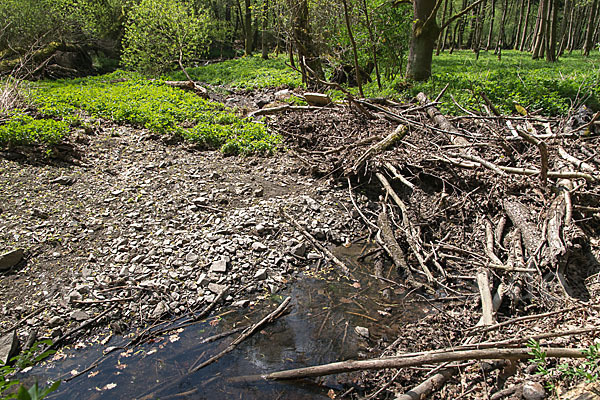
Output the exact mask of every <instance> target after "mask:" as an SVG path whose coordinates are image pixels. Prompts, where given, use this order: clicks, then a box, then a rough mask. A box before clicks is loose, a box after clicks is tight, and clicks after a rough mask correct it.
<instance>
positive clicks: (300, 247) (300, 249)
mask: <svg viewBox="0 0 600 400" xmlns="http://www.w3.org/2000/svg"><path fill="white" fill-rule="evenodd" d="M290 253H292V254H293V255H295V256H298V257H304V255H305V254H306V244H305V243H304V242H302V243H298V244H297V245H295V246H294V247H292V248H291V250H290Z"/></svg>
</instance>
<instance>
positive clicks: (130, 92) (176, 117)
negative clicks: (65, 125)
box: [32, 71, 280, 154]
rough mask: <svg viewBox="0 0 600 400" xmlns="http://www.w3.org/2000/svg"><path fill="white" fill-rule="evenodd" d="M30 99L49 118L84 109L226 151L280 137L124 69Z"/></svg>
mask: <svg viewBox="0 0 600 400" xmlns="http://www.w3.org/2000/svg"><path fill="white" fill-rule="evenodd" d="M120 78H121V79H120ZM117 80H121V81H117ZM122 80H124V81H122ZM32 99H33V101H34V104H35V105H36V106H37V108H38V110H39V111H40V112H41V113H42V114H44V115H47V116H50V117H55V118H72V116H73V115H75V114H77V113H79V112H81V111H83V112H85V113H86V114H88V115H89V116H91V117H94V118H101V119H107V120H111V121H114V122H116V123H119V124H133V125H135V126H139V127H143V128H147V129H149V130H150V131H152V132H155V133H158V134H171V135H177V136H181V137H183V138H186V139H188V140H191V141H194V142H196V143H198V144H199V145H200V146H203V147H206V148H221V149H222V151H223V152H224V153H227V154H236V153H242V154H247V153H265V152H270V151H272V150H274V149H275V147H276V146H277V144H278V143H279V141H280V139H279V137H278V136H275V135H272V134H270V133H268V132H267V130H266V128H265V127H264V125H263V124H259V123H256V122H253V121H250V120H242V119H240V118H238V117H237V116H236V115H235V114H234V112H233V110H231V109H229V108H226V107H225V106H223V105H222V104H220V103H215V102H212V101H208V100H204V99H202V98H200V97H198V96H196V95H195V94H193V93H189V92H184V91H182V90H180V89H177V88H172V87H170V86H166V85H165V84H164V83H163V82H162V81H159V80H157V81H149V80H147V79H145V78H143V77H142V76H141V75H137V74H133V73H125V72H122V71H117V72H115V73H113V74H110V75H103V76H99V77H93V78H85V79H74V80H68V81H57V82H43V83H41V84H40V85H39V86H38V87H37V88H36V89H34V90H33V91H32Z"/></svg>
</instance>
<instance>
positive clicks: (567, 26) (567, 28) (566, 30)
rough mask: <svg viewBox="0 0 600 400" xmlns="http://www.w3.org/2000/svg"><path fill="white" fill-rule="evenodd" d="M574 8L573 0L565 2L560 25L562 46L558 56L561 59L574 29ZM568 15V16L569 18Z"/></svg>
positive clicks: (559, 48)
mask: <svg viewBox="0 0 600 400" xmlns="http://www.w3.org/2000/svg"><path fill="white" fill-rule="evenodd" d="M574 9H575V7H573V2H572V0H566V1H565V8H564V10H563V20H562V23H561V25H560V45H559V47H558V56H559V57H560V56H561V55H562V54H563V52H564V51H565V48H566V47H567V39H568V35H569V34H570V32H571V28H572V27H573V10H574ZM567 15H568V16H567Z"/></svg>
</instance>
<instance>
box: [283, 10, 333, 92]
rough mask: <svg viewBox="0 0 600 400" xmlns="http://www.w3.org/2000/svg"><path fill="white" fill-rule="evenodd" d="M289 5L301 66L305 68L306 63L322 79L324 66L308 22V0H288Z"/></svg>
mask: <svg viewBox="0 0 600 400" xmlns="http://www.w3.org/2000/svg"><path fill="white" fill-rule="evenodd" d="M288 5H289V8H290V12H291V16H292V21H291V25H292V34H293V38H294V45H295V46H296V50H297V51H298V58H299V59H300V66H301V68H302V69H303V70H304V63H306V66H308V67H309V68H310V69H311V70H312V71H313V72H314V73H315V74H316V75H317V77H318V78H320V79H322V78H323V77H324V74H323V67H322V65H321V59H320V58H319V54H318V51H317V48H316V46H315V45H314V42H313V39H312V34H311V32H310V25H309V23H308V0H300V1H297V0H288ZM306 83H308V82H306Z"/></svg>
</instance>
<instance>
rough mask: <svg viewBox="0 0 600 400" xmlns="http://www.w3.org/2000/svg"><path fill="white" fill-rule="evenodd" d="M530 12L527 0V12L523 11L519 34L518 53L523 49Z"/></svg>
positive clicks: (529, 2)
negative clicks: (521, 27)
mask: <svg viewBox="0 0 600 400" xmlns="http://www.w3.org/2000/svg"><path fill="white" fill-rule="evenodd" d="M530 12H531V0H527V10H526V11H525V18H524V19H523V31H522V32H521V39H520V40H521V41H520V43H519V51H523V49H525V42H526V39H527V27H528V26H529V13H530Z"/></svg>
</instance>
